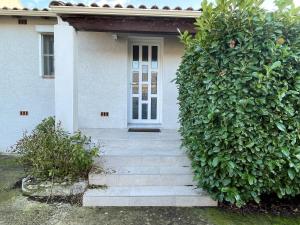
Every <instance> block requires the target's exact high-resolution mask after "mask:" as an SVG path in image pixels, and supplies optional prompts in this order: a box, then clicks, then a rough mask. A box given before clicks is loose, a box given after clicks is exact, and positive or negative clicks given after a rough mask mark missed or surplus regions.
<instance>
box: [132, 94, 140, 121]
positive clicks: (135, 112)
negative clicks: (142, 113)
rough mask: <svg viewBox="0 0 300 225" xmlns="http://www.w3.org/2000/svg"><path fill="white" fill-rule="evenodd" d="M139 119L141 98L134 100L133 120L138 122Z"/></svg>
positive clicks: (134, 98)
mask: <svg viewBox="0 0 300 225" xmlns="http://www.w3.org/2000/svg"><path fill="white" fill-rule="evenodd" d="M138 118H139V98H138V97H133V98H132V119H134V120H137V119H138Z"/></svg>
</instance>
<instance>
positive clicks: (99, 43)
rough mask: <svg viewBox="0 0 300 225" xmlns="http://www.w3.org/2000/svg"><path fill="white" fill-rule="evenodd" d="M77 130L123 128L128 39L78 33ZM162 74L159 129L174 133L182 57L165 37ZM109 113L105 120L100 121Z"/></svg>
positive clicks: (172, 39)
mask: <svg viewBox="0 0 300 225" xmlns="http://www.w3.org/2000/svg"><path fill="white" fill-rule="evenodd" d="M77 43H78V60H77V62H76V71H77V73H78V118H79V128H126V127H127V105H128V95H127V93H128V74H127V73H128V69H127V67H128V35H124V34H123V35H120V36H119V37H118V40H113V38H112V34H111V33H96V32H78V33H77ZM162 50H163V52H162V56H163V68H162V71H163V74H162V101H163V103H162V124H161V125H162V126H161V127H162V128H164V129H177V128H178V127H179V125H178V122H177V121H178V105H177V95H178V92H177V88H176V85H175V83H174V82H171V81H172V80H173V79H174V78H175V76H176V70H177V68H178V66H179V63H180V60H181V56H182V54H183V46H182V44H180V42H179V40H178V38H177V37H165V38H164V47H163V48H162ZM100 112H109V117H108V118H107V117H100Z"/></svg>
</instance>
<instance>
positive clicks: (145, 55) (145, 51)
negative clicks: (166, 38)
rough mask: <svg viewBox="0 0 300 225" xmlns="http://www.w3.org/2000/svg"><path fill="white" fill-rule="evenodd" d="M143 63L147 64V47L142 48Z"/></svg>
mask: <svg viewBox="0 0 300 225" xmlns="http://www.w3.org/2000/svg"><path fill="white" fill-rule="evenodd" d="M142 51H143V54H142V55H143V62H148V46H143V48H142Z"/></svg>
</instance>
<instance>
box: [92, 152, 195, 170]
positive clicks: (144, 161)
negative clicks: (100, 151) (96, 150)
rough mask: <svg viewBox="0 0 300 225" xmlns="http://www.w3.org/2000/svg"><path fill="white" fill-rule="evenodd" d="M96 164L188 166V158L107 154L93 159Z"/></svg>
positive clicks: (183, 156) (110, 165)
mask: <svg viewBox="0 0 300 225" xmlns="http://www.w3.org/2000/svg"><path fill="white" fill-rule="evenodd" d="M95 163H96V165H97V164H99V165H100V166H102V167H104V168H110V167H116V166H119V167H126V166H158V167H164V166H179V167H182V166H190V160H189V158H188V157H187V156H185V155H179V156H162V155H153V156H141V155H109V156H106V155H104V156H100V157H98V158H96V159H95Z"/></svg>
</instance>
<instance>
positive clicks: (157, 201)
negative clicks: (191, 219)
mask: <svg viewBox="0 0 300 225" xmlns="http://www.w3.org/2000/svg"><path fill="white" fill-rule="evenodd" d="M216 205H217V202H215V201H213V200H212V199H211V198H210V197H209V196H208V195H207V194H206V193H205V192H203V191H202V190H200V189H195V187H187V186H155V187H152V186H140V187H109V188H107V189H89V190H87V191H86V192H85V194H84V196H83V206H100V207H101V206H177V207H192V206H216Z"/></svg>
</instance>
